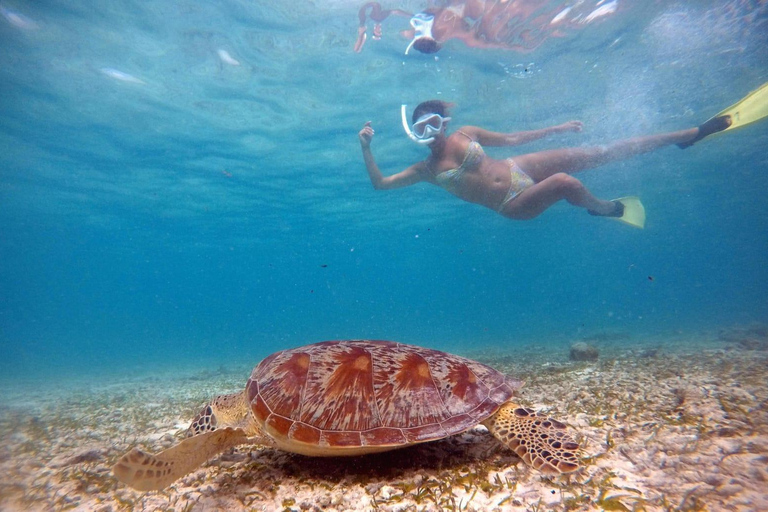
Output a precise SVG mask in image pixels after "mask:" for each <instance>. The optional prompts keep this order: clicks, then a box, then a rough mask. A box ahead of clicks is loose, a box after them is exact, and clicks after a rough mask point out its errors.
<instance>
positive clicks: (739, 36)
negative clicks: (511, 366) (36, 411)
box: [0, 0, 768, 379]
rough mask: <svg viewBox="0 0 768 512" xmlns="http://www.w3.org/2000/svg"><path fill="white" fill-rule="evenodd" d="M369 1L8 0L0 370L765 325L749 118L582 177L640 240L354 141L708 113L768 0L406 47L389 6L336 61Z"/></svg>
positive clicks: (761, 154) (649, 8)
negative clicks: (458, 191)
mask: <svg viewBox="0 0 768 512" xmlns="http://www.w3.org/2000/svg"><path fill="white" fill-rule="evenodd" d="M552 3H553V4H562V5H567V2H552ZM360 4H362V2H350V1H346V0H338V1H331V0H328V1H325V2H307V1H298V2H293V1H292V2H283V1H279V0H272V1H269V2H266V1H226V2H194V1H177V2H174V1H169V0H160V1H156V2H127V1H120V2H118V1H112V0H110V1H105V2H87V3H73V2H64V1H35V2H25V1H21V0H17V1H5V0H3V2H2V3H1V4H0V8H1V9H2V17H1V18H0V47H1V48H2V51H0V109H1V113H2V115H0V149H1V151H0V230H1V231H2V232H1V233H0V350H1V351H2V354H3V356H2V358H0V372H1V373H2V375H3V377H4V378H9V379H16V378H22V377H27V376H35V375H47V376H56V375H62V376H63V375H71V374H72V373H79V374H81V375H83V374H85V375H88V374H94V375H97V374H108V373H109V372H110V371H112V370H113V369H117V368H126V367H132V366H135V365H138V364H141V363H142V362H146V361H151V362H153V364H159V365H165V366H171V365H174V364H182V363H185V364H186V363H191V364H198V363H199V364H205V363H206V362H207V361H211V362H212V363H215V364H219V363H221V362H226V361H228V360H238V361H243V360H251V361H253V362H256V361H258V360H259V359H260V358H261V357H263V356H264V355H266V354H268V353H270V352H272V351H274V350H277V349H282V348H287V347H291V346H296V345H301V344H304V343H309V342H314V341H319V340H324V339H333V338H385V339H394V340H400V341H404V342H410V343H417V344H421V345H427V346H431V347H435V348H442V349H448V350H454V351H460V352H461V351H470V350H474V349H481V348H485V347H489V346H490V347H496V348H500V349H505V348H508V347H517V346H524V345H526V344H532V343H535V344H539V345H542V346H547V344H552V346H556V345H557V344H562V343H566V344H567V343H568V342H570V341H573V340H576V339H579V338H580V337H584V336H588V335H591V334H594V333H600V332H605V331H608V332H622V333H628V334H630V335H631V338H632V339H635V340H640V339H642V338H643V337H647V336H657V335H666V334H670V335H672V334H677V335H679V334H680V333H692V334H693V335H694V337H693V338H692V339H695V336H706V334H703V333H707V332H715V331H716V330H717V329H718V328H721V327H728V326H733V325H743V324H749V323H752V322H765V321H766V320H768V318H767V316H768V294H767V293H766V290H768V265H766V263H767V261H766V254H768V236H767V235H766V233H767V232H768V230H767V228H768V201H766V195H765V194H766V192H765V191H766V190H768V152H766V147H768V122H766V123H762V124H757V125H752V126H750V127H747V128H745V129H743V130H742V131H740V132H736V133H733V134H726V135H723V136H721V137H714V138H712V139H708V140H706V141H704V142H702V143H700V144H697V145H696V146H694V147H692V148H690V149H687V150H685V151H681V150H679V149H677V148H675V147H672V148H665V149H662V150H659V151H657V152H655V153H653V154H649V155H644V156H640V157H636V158H633V159H631V160H627V161H624V162H619V163H615V164H610V165H607V166H605V167H602V168H600V169H596V170H591V171H588V172H585V173H582V174H580V175H579V178H580V179H581V180H582V181H583V182H584V183H585V184H586V185H587V186H588V187H589V188H590V189H591V190H592V191H594V192H595V193H596V194H597V195H599V196H601V197H606V198H611V197H618V196H623V195H639V196H640V197H641V198H642V199H643V202H644V203H645V205H646V208H647V211H648V223H647V227H646V229H645V230H643V231H640V230H634V229H632V228H629V227H627V226H625V225H622V224H620V223H617V222H612V221H610V220H607V219H598V218H594V217H591V216H589V215H586V214H585V213H584V212H583V211H581V210H578V209H576V208H573V207H570V206H569V205H567V204H565V203H561V204H558V205H556V206H555V207H553V208H551V209H550V210H548V211H547V212H546V213H545V214H543V215H542V216H541V217H539V218H537V219H535V220H532V221H529V222H514V221H510V220H506V219H504V218H502V217H501V216H498V215H496V214H495V213H493V212H492V211H490V210H487V209H484V208H481V207H479V206H475V205H471V204H468V203H463V202H461V201H460V200H458V199H456V198H455V197H453V196H451V195H450V194H447V193H446V192H445V191H443V190H441V189H438V188H437V187H433V186H430V185H427V184H420V185H417V186H414V187H409V188H405V189H400V190H396V191H384V192H377V191H374V190H373V189H372V187H371V185H370V182H369V181H368V178H367V175H366V172H365V169H364V166H363V163H362V158H361V154H360V147H359V143H358V140H357V131H358V130H359V129H360V128H361V127H362V125H363V123H364V122H365V121H368V120H370V121H372V122H373V126H374V128H375V129H376V136H375V138H374V141H373V151H374V154H375V155H376V157H377V159H378V162H379V165H380V166H381V168H382V170H383V171H384V172H385V174H390V173H393V172H396V171H399V170H401V169H403V168H405V167H406V166H407V165H410V164H411V163H414V162H416V161H417V160H419V159H422V158H424V157H425V156H426V154H427V153H426V150H425V149H423V148H420V147H418V146H416V145H415V144H412V143H411V142H409V141H408V140H407V138H406V137H405V136H404V134H403V132H402V129H401V126H400V120H399V106H400V104H401V103H402V102H405V103H408V104H409V105H411V106H415V104H416V103H418V102H420V101H423V100H425V99H429V98H433V97H437V98H442V99H445V100H448V101H452V102H454V103H456V107H455V109H454V110H453V116H454V121H455V122H454V125H456V126H460V125H462V124H474V125H481V126H483V127H485V128H488V129H492V130H498V131H516V130H528V129H534V128H541V127H545V126H549V125H552V124H558V123H562V122H565V121H568V120H571V119H579V120H581V121H583V122H584V124H585V130H584V132H583V133H580V134H570V135H561V136H554V137H551V138H549V139H546V140H543V141H540V142H537V143H535V144H531V145H529V146H526V147H525V148H501V149H499V148H493V149H489V152H490V154H491V155H492V156H495V157H498V158H503V157H506V156H512V155H514V154H519V153H521V152H528V151H535V150H539V149H545V148H554V147H560V146H564V145H586V144H601V143H604V142H607V141H609V140H613V139H616V138H621V137H627V136H633V135H639V134H647V133H654V132H658V131H669V130H676V129H681V128H687V127H690V126H695V125H698V124H699V123H701V122H703V121H704V120H706V119H707V118H709V117H710V116H712V115H714V114H715V113H717V112H718V111H719V110H721V109H722V108H724V107H725V106H727V105H729V104H731V103H733V102H735V101H736V100H738V99H739V98H741V97H742V96H744V95H745V94H746V93H748V92H749V91H750V90H752V89H755V88H756V87H757V86H759V85H760V84H762V83H763V82H765V81H767V80H768V7H767V6H766V4H765V2H759V1H757V2H756V1H751V2H749V1H705V0H697V1H689V2H677V3H670V2H652V1H650V0H647V1H646V2H631V3H630V2H624V3H621V2H620V3H619V6H620V9H619V10H618V11H617V12H616V13H614V14H613V15H611V16H607V17H606V18H605V19H603V20H600V21H599V22H595V23H591V24H588V25H585V26H584V27H583V28H574V29H573V30H569V31H567V32H566V33H564V34H562V35H561V36H558V37H553V38H551V39H549V40H547V41H545V42H544V43H543V44H542V45H541V46H540V47H539V48H537V49H536V50H534V51H533V52H530V53H525V54H523V53H519V52H514V51H502V50H481V49H472V48H467V47H465V46H463V45H461V44H460V43H457V42H456V41H453V42H449V43H448V45H447V46H446V48H444V49H443V50H442V51H441V52H440V53H439V54H437V58H435V57H434V56H425V55H421V54H418V52H413V53H412V54H411V55H409V56H408V57H405V56H404V55H403V50H404V49H405V46H406V45H407V40H405V39H402V38H401V37H400V36H399V35H398V34H397V31H398V30H401V29H404V28H407V20H406V19H404V18H391V19H389V20H387V21H386V22H385V23H384V30H385V35H384V38H383V39H382V40H381V41H373V40H372V39H369V40H368V42H367V43H366V46H365V48H364V50H363V51H362V52H361V53H359V54H356V53H354V52H353V50H352V47H353V44H354V41H355V36H356V31H357V23H358V22H357V9H358V7H359V6H360ZM625 4H626V5H625ZM630 4H631V5H630ZM425 5H426V4H425V3H423V2H413V1H409V2H403V3H401V4H398V5H397V7H400V8H404V9H408V10H410V11H412V12H416V11H418V10H420V9H422V8H424V7H425ZM385 6H388V7H395V5H392V4H390V5H386V3H385ZM371 27H372V24H370V23H369V34H370V31H371ZM219 50H224V51H226V52H227V54H226V55H228V56H229V58H230V59H234V60H236V61H237V62H239V65H233V64H232V63H231V62H227V61H226V59H225V58H222V57H220V55H219V53H218V52H219ZM665 333H666V334H665ZM553 357H560V355H557V356H555V355H553Z"/></svg>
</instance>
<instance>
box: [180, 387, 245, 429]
mask: <svg viewBox="0 0 768 512" xmlns="http://www.w3.org/2000/svg"><path fill="white" fill-rule="evenodd" d="M249 418H250V408H248V407H246V404H245V400H244V393H243V392H242V391H241V392H239V393H232V394H231V395H219V396H217V397H216V398H214V399H213V400H212V401H211V403H209V404H207V405H206V406H205V407H203V410H201V411H200V412H199V413H197V416H195V419H194V420H192V424H191V425H190V426H189V428H188V429H187V437H192V436H196V435H198V434H204V433H206V432H212V431H214V430H216V429H218V428H223V427H234V428H244V427H245V426H246V425H247V424H248V423H249V421H248V420H249Z"/></svg>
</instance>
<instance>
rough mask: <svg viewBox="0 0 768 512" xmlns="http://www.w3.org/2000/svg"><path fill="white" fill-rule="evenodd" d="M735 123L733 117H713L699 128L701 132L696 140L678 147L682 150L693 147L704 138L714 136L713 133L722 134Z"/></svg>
mask: <svg viewBox="0 0 768 512" xmlns="http://www.w3.org/2000/svg"><path fill="white" fill-rule="evenodd" d="M732 122H733V121H732V120H731V116H728V115H726V116H720V117H713V118H712V119H710V120H709V121H707V122H706V123H704V124H702V125H701V126H699V132H698V133H697V134H696V136H695V137H694V138H692V139H691V140H689V141H688V142H681V143H679V144H678V145H677V147H679V148H680V149H685V148H687V147H690V146H693V145H694V144H696V143H697V142H699V141H700V140H701V139H703V138H704V137H708V136H710V135H712V134H713V133H717V132H721V131H723V130H725V129H726V128H728V127H729V126H731V123H732Z"/></svg>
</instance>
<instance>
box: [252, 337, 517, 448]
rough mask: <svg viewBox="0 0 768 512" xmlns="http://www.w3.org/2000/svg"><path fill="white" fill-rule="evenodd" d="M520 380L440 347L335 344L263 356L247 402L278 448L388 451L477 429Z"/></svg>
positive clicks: (377, 342)
mask: <svg viewBox="0 0 768 512" xmlns="http://www.w3.org/2000/svg"><path fill="white" fill-rule="evenodd" d="M522 384H523V383H522V382H520V381H516V380H514V379H510V378H508V377H506V376H504V375H503V374H501V373H499V372H498V371H496V370H494V369H493V368H490V367H489V366H486V365H484V364H481V363H478V362H476V361H472V360H469V359H465V358H463V357H459V356H455V355H452V354H447V353H445V352H439V351H436V350H430V349H426V348H421V347H417V346H411V345H404V344H401V343H394V342H390V341H367V340H366V341H328V342H323V343H316V344H314V345H307V346H304V347H300V348H296V349H291V350H284V351H282V352H277V353H276V354H273V355H271V356H269V357H267V358H266V359H264V360H263V361H262V362H261V363H260V364H259V365H258V366H257V367H256V368H255V369H254V370H253V373H252V374H251V377H250V379H249V380H248V384H247V386H246V391H245V393H246V396H245V398H246V400H247V402H248V403H250V404H251V409H252V412H253V414H254V418H255V419H256V421H257V422H258V423H259V424H260V425H262V427H263V428H264V430H265V431H266V432H268V433H269V435H271V436H272V437H273V438H275V440H276V441H277V442H278V445H281V444H290V445H292V446H293V447H294V448H295V447H296V445H297V444H299V445H300V444H306V445H314V446H324V447H328V448H341V447H349V448H354V447H363V446H371V447H373V446H379V447H385V446H393V445H403V444H410V443H420V442H424V441H430V440H433V439H440V438H443V437H446V436H450V435H453V434H457V433H459V432H463V431H464V430H467V429H469V428H471V427H474V426H475V425H477V424H478V423H480V422H482V421H483V420H485V419H486V418H488V417H489V416H490V415H491V414H493V413H494V412H495V411H496V410H498V408H499V407H500V406H501V405H502V404H503V403H505V402H506V401H507V400H509V399H510V398H511V397H512V395H513V393H514V391H515V390H516V389H517V388H519V387H520V386H522ZM294 451H296V450H294Z"/></svg>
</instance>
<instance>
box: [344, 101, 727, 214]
mask: <svg viewBox="0 0 768 512" xmlns="http://www.w3.org/2000/svg"><path fill="white" fill-rule="evenodd" d="M451 106H452V105H451V104H450V103H446V102H444V101H440V100H430V101H426V102H424V103H421V104H419V105H418V106H417V107H416V109H415V110H414V111H413V115H412V117H411V123H408V121H407V118H406V106H405V105H403V106H402V108H401V116H402V121H403V128H404V129H405V131H406V133H407V134H408V136H409V137H410V138H411V139H412V140H413V141H414V142H417V143H419V144H424V145H426V146H427V147H428V148H429V149H430V151H431V153H430V155H429V157H427V159H426V160H422V161H421V162H417V163H415V164H413V165H411V166H409V167H408V168H406V169H405V170H404V171H401V172H398V173H396V174H393V175H391V176H383V175H382V174H381V171H380V170H379V167H378V165H376V161H375V159H374V157H373V153H372V152H371V141H372V139H373V135H374V131H373V127H372V126H371V122H370V121H368V122H366V123H365V125H364V126H363V128H362V130H360V132H359V134H358V137H359V139H360V145H361V146H362V150H363V159H364V161H365V166H366V169H367V170H368V176H369V177H370V179H371V183H372V184H373V187H374V188H375V189H377V190H381V189H393V188H400V187H406V186H409V185H414V184H416V183H419V182H422V181H426V182H428V183H432V184H434V185H437V186H440V187H442V188H444V189H446V190H447V191H449V192H451V193H452V194H454V195H455V196H457V197H459V198H461V199H463V200H465V201H468V202H470V203H477V204H480V205H483V206H485V207H487V208H490V209H491V210H494V211H496V212H498V213H499V214H501V215H503V216H504V217H507V218H509V219H514V220H529V219H533V218H535V217H537V216H538V215H540V214H541V213H542V212H544V211H545V210H546V209H547V208H549V207H550V206H552V205H553V204H555V203H556V202H558V201H560V200H562V199H565V200H566V201H568V202H569V203H570V204H572V205H574V206H577V207H579V208H584V209H586V210H588V211H589V213H590V214H592V215H597V216H605V217H614V218H616V219H618V220H622V221H624V222H626V223H628V224H631V225H633V226H636V227H641V228H642V227H643V225H644V223H645V211H644V209H643V206H642V204H641V203H640V201H639V200H638V199H637V198H636V197H627V198H621V199H616V200H613V201H608V200H604V199H599V198H597V197H595V196H594V195H592V193H590V192H589V190H587V188H586V187H585V186H584V185H583V184H582V183H581V182H580V181H579V180H578V179H576V178H574V177H573V176H572V174H574V173H577V172H579V171H583V170H586V169H592V168H594V167H598V166H600V165H604V164H607V163H609V162H614V161H617V160H622V159H625V158H628V157H631V156H634V155H639V154H642V153H648V152H650V151H653V150H655V149H658V148H661V147H664V146H668V145H670V144H678V145H680V146H681V147H687V146H688V145H690V144H692V143H694V142H696V141H698V140H700V139H702V138H704V137H706V136H707V135H710V134H711V133H714V132H717V131H721V130H725V129H726V128H728V127H729V126H730V125H731V116H729V115H721V116H718V117H715V118H712V119H710V120H709V121H707V122H706V123H704V124H703V125H701V126H700V127H698V128H689V129H687V130H680V131H676V132H670V133H663V134H658V135H650V136H645V137H636V138H631V139H626V140H621V141H617V142H613V143H610V144H607V145H603V146H595V147H576V148H563V149H554V150H549V151H540V152H537V153H527V154H523V155H518V156H515V157H513V158H507V159H506V160H496V159H493V158H491V157H489V156H487V155H486V154H485V152H484V151H483V147H484V146H517V145H520V144H525V143H527V142H532V141H534V140H538V139H541V138H543V137H546V136H548V135H551V134H556V133H563V132H578V131H581V129H582V123H581V122H579V121H570V122H567V123H564V124H561V125H557V126H552V127H550V128H544V129H541V130H534V131H527V132H517V133H497V132H491V131H488V130H484V129H483V128H479V127H477V126H462V127H461V128H459V129H458V130H456V131H455V132H453V133H451V134H448V133H447V132H446V127H447V125H448V123H449V121H450V120H451V118H450V117H449V112H448V109H449V108H450V107H451Z"/></svg>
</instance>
